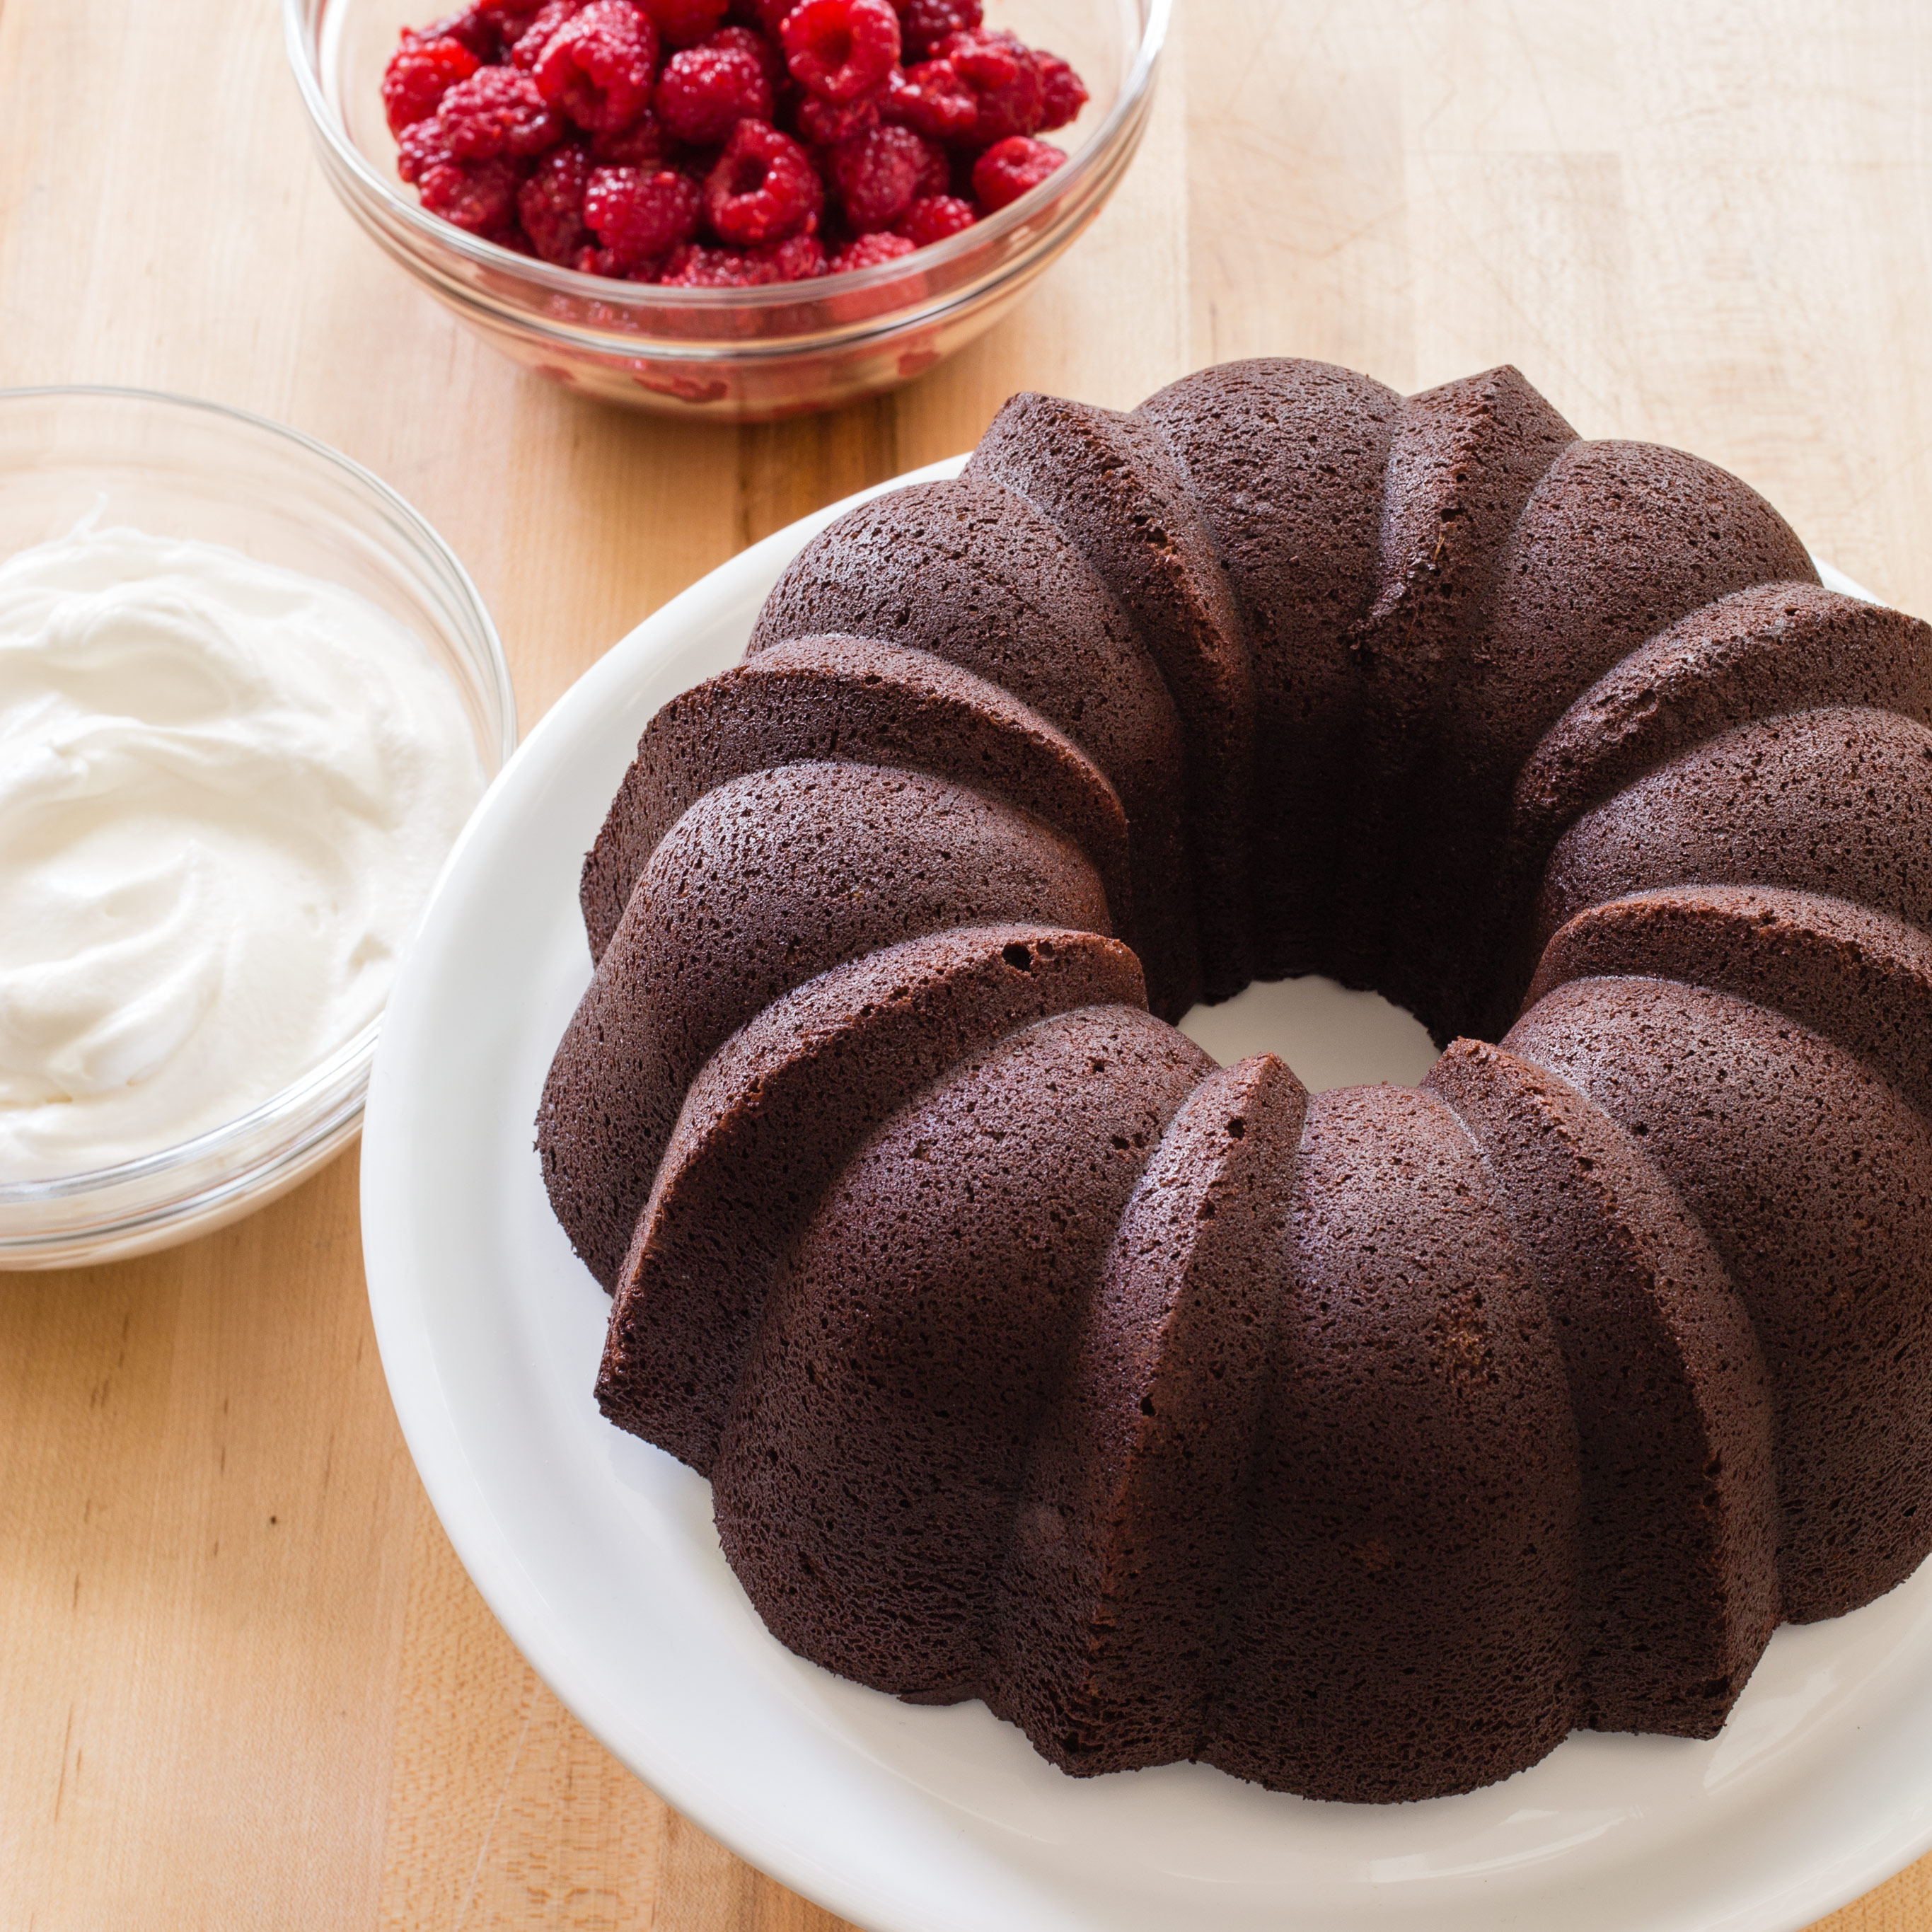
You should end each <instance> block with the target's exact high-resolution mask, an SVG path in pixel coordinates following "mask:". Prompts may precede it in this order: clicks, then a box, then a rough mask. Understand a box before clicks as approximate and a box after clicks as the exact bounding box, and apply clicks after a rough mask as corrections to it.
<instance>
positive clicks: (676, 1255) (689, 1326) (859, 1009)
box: [597, 925, 1193, 1472]
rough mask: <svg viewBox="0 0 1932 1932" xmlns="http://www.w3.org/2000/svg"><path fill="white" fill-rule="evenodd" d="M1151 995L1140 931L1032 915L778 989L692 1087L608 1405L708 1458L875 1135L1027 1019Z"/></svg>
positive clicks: (660, 1185)
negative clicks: (778, 1301) (749, 1361)
mask: <svg viewBox="0 0 1932 1932" xmlns="http://www.w3.org/2000/svg"><path fill="white" fill-rule="evenodd" d="M1145 998H1146V991H1145V985H1144V983H1143V982H1142V978H1141V974H1140V967H1139V962H1137V961H1136V959H1135V958H1134V956H1133V954H1132V953H1130V952H1129V951H1128V950H1127V948H1126V947H1124V946H1121V945H1120V944H1117V943H1116V942H1115V941H1112V940H1108V939H1103V938H1100V937H1099V936H1098V935H1095V934H1092V933H1082V932H1063V931H1058V930H1056V929H1055V928H1053V927H1051V926H1040V925H1032V926H969V927H966V928H963V929H961V930H959V931H958V932H947V933H941V934H938V935H934V936H933V937H931V938H925V939H917V940H910V941H907V942H906V943H905V944H903V945H901V946H896V947H889V948H887V949H886V950H883V951H880V952H877V953H871V954H868V956H866V957H865V958H864V959H858V960H854V961H853V962H851V963H850V965H845V966H841V967H839V968H836V969H835V970H834V971H832V972H829V973H826V974H823V975H821V976H820V977H819V978H818V979H817V980H813V981H811V982H810V983H808V985H806V986H802V987H801V988H800V989H799V990H798V991H797V992H794V993H793V994H790V995H788V996H787V998H784V999H781V1000H778V1001H775V1002H774V1003H773V1004H772V1005H771V1006H769V1007H767V1008H766V1010H765V1011H764V1012H763V1013H760V1015H759V1016H758V1017H757V1019H755V1020H754V1021H752V1022H751V1024H750V1025H748V1026H746V1027H745V1028H742V1030H741V1031H739V1032H738V1033H737V1034H735V1035H733V1037H732V1039H731V1040H730V1041H729V1042H727V1044H726V1046H724V1049H722V1050H721V1052H719V1053H718V1055H716V1056H715V1058H713V1059H712V1061H711V1062H710V1063H709V1064H708V1065H707V1066H706V1068H705V1070H704V1071H703V1073H702V1074H701V1075H700V1076H699V1077H698V1079H697V1081H696V1082H694V1084H693V1085H692V1087H691V1091H690V1093H689V1094H688V1096H687V1097H686V1098H685V1104H684V1110H683V1112H682V1114H681V1115H679V1120H678V1124H677V1127H676V1131H675V1132H674V1133H673V1135H672V1136H671V1142H670V1147H669V1148H668V1149H667V1151H666V1153H665V1155H664V1160H663V1163H662V1164H661V1166H660V1167H659V1169H658V1175H657V1180H656V1183H655V1186H654V1187H653V1188H652V1193H651V1196H650V1199H649V1202H648V1203H647V1204H646V1207H645V1209H644V1211H643V1214H641V1215H640V1217H639V1218H638V1222H637V1235H636V1237H635V1238H634V1241H633V1243H632V1245H631V1252H630V1253H629V1255H628V1257H627V1258H626V1260H625V1266H624V1270H623V1274H622V1279H621V1280H620V1282H619V1287H618V1292H617V1298H616V1304H615V1305H614V1306H613V1309H612V1311H611V1316H610V1339H609V1341H608V1343H607V1346H606V1348H605V1349H604V1361H603V1366H602V1367H601V1370H599V1372H598V1382H597V1394H598V1401H599V1402H600V1403H601V1404H602V1406H603V1408H604V1412H605V1414H606V1415H609V1416H610V1418H612V1419H613V1421H618V1422H620V1423H622V1424H623V1425H624V1426H625V1427H626V1428H629V1429H632V1430H635V1431H636V1432H637V1433H639V1434H640V1435H645V1436H649V1438H650V1439H651V1440H652V1441H653V1442H658V1443H659V1444H661V1445H662V1446H663V1447H664V1448H667V1449H669V1450H670V1451H672V1453H673V1454H676V1455H678V1456H681V1457H682V1458H683V1459H684V1460H685V1461H686V1462H687V1463H690V1464H691V1466H693V1467H694V1469H698V1470H700V1471H703V1472H708V1471H709V1469H710V1466H711V1461H712V1457H713V1455H714V1454H715V1451H716V1448H717V1442H718V1431H719V1430H720V1429H721V1427H723V1425H724V1418H725V1415H726V1414H727V1411H728V1409H729V1408H730V1404H731V1403H732V1401H733V1399H734V1391H735V1390H736V1388H737V1386H738V1383H739V1378H740V1376H741V1375H742V1373H743V1370H744V1365H745V1354H746V1352H747V1350H748V1349H749V1347H750V1346H751V1337H752V1335H753V1334H754V1332H755V1330H756V1328H757V1322H758V1319H759V1316H760V1311H761V1310H762V1309H763V1302H764V1296H765V1293H766V1289H768V1287H769V1285H770V1283H771V1280H772V1276H773V1274H774V1272H775V1271H776V1269H777V1268H778V1264H779V1261H780V1259H781V1256H783V1255H784V1252H785V1250H786V1247H787V1244H788V1243H789V1242H790V1240H791V1238H792V1237H793V1235H794V1234H795V1233H796V1230H797V1229H798V1228H799V1226H800V1225H802V1223H803V1221H804V1220H805V1218H806V1217H808V1215H809V1214H810V1213H811V1210H812V1209H813V1208H814V1206H815V1205H816V1204H817V1199H818V1196H819V1195H820V1193H821V1191H822V1190H823V1188H824V1187H825V1186H826V1184H827V1183H828V1182H829V1181H830V1180H831V1179H832V1177H833V1176H834V1175H836V1174H838V1172H839V1171H840V1169H841V1166H842V1165H843V1164H844V1162H845V1160H846V1159H847V1157H848V1156H849V1155H850V1153H851V1151H852V1150H853V1148H854V1147H855V1146H856V1145H857V1144H858V1142H859V1140H860V1139H862V1137H863V1136H864V1135H865V1133H867V1132H868V1130H871V1129H872V1128H874V1127H876V1126H877V1124H878V1123H880V1121H883V1120H886V1118H889V1117H890V1116H891V1115H892V1112H893V1111H894V1110H895V1109H897V1108H898V1107H901V1106H903V1105H904V1103H906V1101H907V1100H908V1099H909V1098H910V1097H911V1096H912V1095H913V1094H915V1093H916V1092H917V1091H918V1090H919V1088H921V1087H922V1086H923V1085H925V1084H926V1082H929V1081H930V1080H933V1079H938V1077H939V1076H941V1074H942V1073H944V1071H945V1070H947V1068H948V1067H951V1066H953V1064H955V1063H956V1062H957V1061H959V1060H960V1059H961V1058H962V1057H964V1056H966V1055H970V1054H971V1053H974V1052H977V1051H980V1050H981V1049H984V1048H985V1047H986V1046H989V1044H990V1043H992V1042H995V1041H996V1040H999V1039H1001V1038H1002V1037H1004V1036H1005V1035H1006V1034H1009V1033H1010V1032H1012V1031H1013V1030H1014V1029H1016V1028H1021V1027H1024V1026H1026V1025H1030V1024H1031V1023H1032V1022H1034V1021H1035V1020H1037V1019H1040V1018H1041V1017H1043V1016H1046V1015H1050V1014H1054V1013H1064V1012H1067V1011H1069V1010H1072V1009H1074V1008H1077V1007H1087V1006H1093V1005H1098V1004H1112V1003H1115V1002H1118V1001H1127V1002H1130V1003H1138V1002H1140V1001H1145ZM1192 1051H1193V1049H1190V1052H1192Z"/></svg>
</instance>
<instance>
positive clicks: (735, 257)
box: [658, 247, 778, 289]
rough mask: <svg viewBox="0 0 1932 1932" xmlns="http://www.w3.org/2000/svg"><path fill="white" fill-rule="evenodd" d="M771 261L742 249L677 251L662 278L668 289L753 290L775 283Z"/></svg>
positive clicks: (687, 249)
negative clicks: (762, 285) (768, 283)
mask: <svg viewBox="0 0 1932 1932" xmlns="http://www.w3.org/2000/svg"><path fill="white" fill-rule="evenodd" d="M777 280H778V277H777V275H775V273H774V272H773V271H772V263H770V261H769V260H766V259H763V258H761V257H759V256H757V255H756V254H752V253H751V252H750V251H747V250H745V249H742V248H695V247H687V248H679V249H678V250H676V251H675V252H674V253H673V254H672V256H671V258H670V260H669V261H667V263H665V264H664V273H663V274H662V275H660V276H659V277H658V282H659V283H660V284H661V286H662V287H665V288H667V289H751V288H757V287H759V286H760V284H763V283H766V282H775V281H777Z"/></svg>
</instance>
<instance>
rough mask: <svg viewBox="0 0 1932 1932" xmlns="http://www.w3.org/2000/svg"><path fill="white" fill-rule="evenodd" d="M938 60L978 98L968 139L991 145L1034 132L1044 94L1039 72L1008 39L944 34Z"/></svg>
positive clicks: (1008, 36)
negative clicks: (942, 60)
mask: <svg viewBox="0 0 1932 1932" xmlns="http://www.w3.org/2000/svg"><path fill="white" fill-rule="evenodd" d="M939 52H940V55H941V58H944V59H945V60H947V61H950V62H951V63H952V65H953V68H954V69H955V70H956V72H957V73H958V74H959V77H960V78H961V79H962V80H964V81H965V82H967V83H968V84H969V85H970V86H971V88H972V89H973V91H974V93H975V94H976V95H978V96H979V113H978V114H977V117H976V118H975V119H974V123H973V128H972V133H971V139H973V141H974V142H975V143H976V144H984V145H987V146H991V145H992V143H993V142H995V141H1004V140H1005V139H1007V138H1008V136H1010V135H1014V134H1031V133H1036V132H1037V131H1038V130H1039V127H1040V122H1041V121H1042V119H1043V118H1044V117H1045V115H1046V87H1045V86H1044V85H1043V83H1042V81H1041V79H1040V68H1039V67H1038V65H1037V63H1036V62H1034V57H1033V55H1031V53H1030V52H1028V49H1026V48H1025V46H1023V45H1022V43H1020V41H1019V40H1017V39H1016V38H1015V37H1014V36H1013V34H1007V33H972V34H948V35H947V37H946V38H945V39H944V40H942V41H941V43H940V46H939Z"/></svg>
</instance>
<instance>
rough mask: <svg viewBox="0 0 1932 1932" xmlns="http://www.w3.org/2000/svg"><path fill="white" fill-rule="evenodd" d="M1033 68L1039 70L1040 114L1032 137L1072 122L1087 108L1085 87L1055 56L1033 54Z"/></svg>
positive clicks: (1050, 131)
mask: <svg viewBox="0 0 1932 1932" xmlns="http://www.w3.org/2000/svg"><path fill="white" fill-rule="evenodd" d="M1033 61H1034V66H1035V67H1037V68H1038V69H1039V70H1040V101H1041V113H1040V125H1039V126H1038V127H1036V128H1035V129H1034V133H1036V134H1046V133H1052V130H1054V129H1055V128H1056V127H1066V126H1067V124H1068V123H1069V122H1070V121H1073V120H1074V119H1075V118H1076V117H1077V116H1078V115H1079V113H1080V110H1081V109H1082V108H1083V107H1085V106H1086V105H1087V83H1085V81H1083V80H1082V79H1081V78H1080V77H1079V75H1078V74H1076V73H1075V72H1074V71H1073V68H1070V67H1069V66H1068V65H1067V63H1066V62H1064V60H1062V59H1061V58H1060V56H1059V55H1058V54H1049V53H1042V52H1040V51H1038V50H1037V49H1036V50H1035V52H1034V57H1033Z"/></svg>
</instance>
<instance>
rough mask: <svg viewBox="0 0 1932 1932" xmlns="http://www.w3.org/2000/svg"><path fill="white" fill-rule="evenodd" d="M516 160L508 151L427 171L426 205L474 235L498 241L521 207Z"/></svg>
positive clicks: (424, 178) (424, 177) (424, 179)
mask: <svg viewBox="0 0 1932 1932" xmlns="http://www.w3.org/2000/svg"><path fill="white" fill-rule="evenodd" d="M518 172H519V170H518V169H517V164H516V163H515V162H514V160H511V157H509V156H508V154H497V155H493V156H492V157H490V159H489V160H482V161H472V162H470V163H468V164H467V165H465V164H464V163H462V162H460V161H442V162H438V163H436V164H435V165H434V166H431V167H428V168H425V169H424V170H423V173H422V180H421V181H420V183H419V187H420V188H421V190H422V205H423V206H424V207H425V208H428V210H429V211H430V213H431V214H440V215H441V216H442V217H443V220H446V221H450V222H454V223H455V225H456V226H458V228H466V229H468V230H469V233H471V234H472V235H484V236H488V237H489V238H490V239H491V240H492V241H495V240H496V239H499V237H500V236H502V234H503V233H505V231H506V230H507V229H508V227H509V225H510V222H511V217H513V216H514V214H515V213H516V210H517V175H518Z"/></svg>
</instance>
